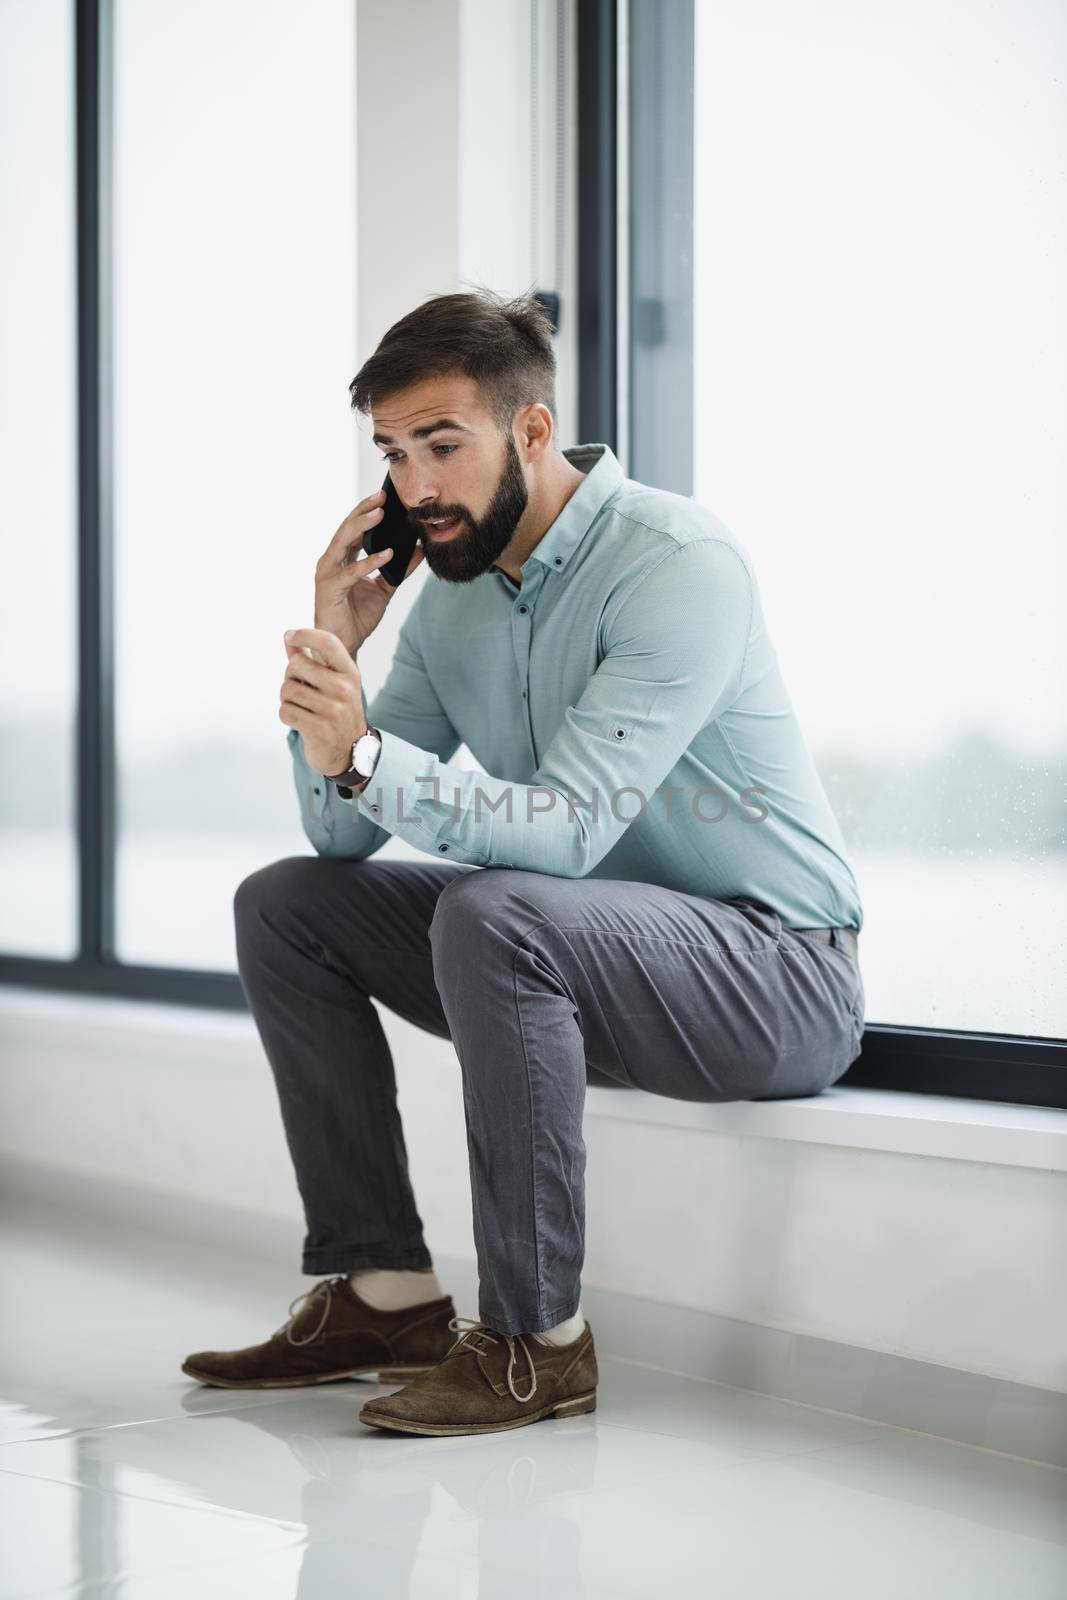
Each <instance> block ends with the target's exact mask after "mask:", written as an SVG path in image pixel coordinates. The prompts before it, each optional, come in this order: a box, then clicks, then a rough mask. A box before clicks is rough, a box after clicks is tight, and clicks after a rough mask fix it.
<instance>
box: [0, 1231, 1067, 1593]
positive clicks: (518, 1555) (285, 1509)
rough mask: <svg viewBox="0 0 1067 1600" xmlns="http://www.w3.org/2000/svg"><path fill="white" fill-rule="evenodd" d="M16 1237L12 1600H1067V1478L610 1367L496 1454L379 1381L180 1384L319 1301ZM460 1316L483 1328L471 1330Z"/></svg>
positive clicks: (236, 1266) (1, 1469)
mask: <svg viewBox="0 0 1067 1600" xmlns="http://www.w3.org/2000/svg"><path fill="white" fill-rule="evenodd" d="M7 1213H8V1214H7V1219H6V1222H5V1224H4V1255H3V1267H2V1274H0V1283H2V1285H3V1325H2V1341H0V1343H2V1351H3V1385H4V1386H3V1389H2V1394H3V1397H4V1401H5V1404H4V1406H3V1412H2V1417H0V1505H2V1512H0V1515H2V1520H3V1530H2V1547H3V1552H4V1554H3V1566H2V1576H0V1595H2V1596H4V1597H12V1600H13V1597H16V1596H18V1597H19V1600H24V1597H25V1600H29V1597H30V1596H33V1597H35V1600H51V1597H59V1596H64V1597H73V1596H89V1595H92V1596H105V1595H106V1596H108V1597H109V1600H172V1597H173V1600H179V1597H180V1600H213V1597H215V1596H219V1597H220V1600H221V1597H225V1600H241V1597H244V1596H255V1597H256V1600H282V1597H286V1600H288V1597H295V1596H299V1597H300V1600H327V1597H328V1600H355V1597H356V1596H360V1597H361V1600H362V1597H366V1600H393V1597H397V1596H411V1597H414V1600H438V1597H440V1600H444V1597H448V1600H490V1597H493V1600H498V1597H499V1600H535V1597H536V1600H577V1597H579V1596H581V1597H587V1600H607V1597H609V1596H611V1597H614V1596H633V1597H638V1596H639V1597H642V1600H644V1597H650V1600H651V1597H654V1600H660V1597H666V1596H671V1597H679V1600H688V1597H690V1596H703V1595H709V1596H710V1595H713V1594H714V1595H716V1596H721V1597H724V1600H725V1597H728V1600H743V1597H748V1596H760V1597H763V1596H768V1597H769V1596H774V1597H775V1600H778V1597H806V1596H812V1597H815V1596H818V1597H819V1600H834V1597H837V1596H840V1597H842V1600H846V1597H847V1600H855V1597H857V1596H860V1595H862V1596H863V1597H864V1600H879V1597H881V1596H886V1597H889V1596H892V1597H894V1600H897V1597H899V1596H901V1595H908V1596H913V1597H917V1600H924V1597H926V1596H931V1597H932V1596H936V1597H937V1600H953V1597H956V1596H959V1597H961V1600H962V1597H964V1596H966V1600H983V1597H986V1596H988V1597H993V1596H996V1597H997V1600H1003V1597H1004V1596H1009V1595H1010V1596H1011V1597H1012V1600H1062V1596H1063V1595H1064V1593H1065V1592H1067V1517H1065V1515H1064V1513H1065V1510H1067V1473H1064V1472H1061V1471H1057V1470H1056V1469H1054V1468H1050V1467H1044V1466H1039V1465H1035V1464H1032V1463H1029V1462H1024V1461H1019V1460H1017V1459H1014V1458H1011V1457H1007V1456H1001V1455H997V1454H994V1453H992V1452H990V1451H983V1450H977V1449H973V1448H971V1447H969V1446H965V1445H957V1444H952V1443H948V1442H946V1441H944V1440H939V1439H936V1438H933V1437H930V1436H928V1435H924V1434H917V1433H907V1432H904V1431H902V1430H898V1429H893V1428H885V1427H879V1426H876V1425H873V1424H865V1423H862V1422H857V1421H854V1420H851V1419H849V1418H846V1417H842V1416H838V1415H835V1414H832V1413H828V1412H823V1411H817V1410H814V1409H811V1408H809V1407H805V1406H799V1405H792V1404H788V1403H786V1402H781V1401H776V1400H769V1399H766V1398H762V1397H760V1396H758V1395H753V1394H750V1393H747V1392H744V1391H739V1390H734V1389H728V1388H724V1387H722V1386H720V1385H717V1384H712V1383H703V1382H699V1381H694V1380H690V1379H685V1378H678V1377H674V1376H670V1375H666V1374H663V1373H659V1372H656V1371H653V1370H651V1369H649V1368H645V1367H640V1366H635V1365H633V1364H628V1363H624V1362H621V1361H616V1360H611V1359H610V1358H606V1357H601V1384H600V1390H599V1400H598V1409H597V1411H596V1412H595V1413H594V1414H593V1415H592V1416H589V1417H583V1418H577V1419H574V1420H573V1421H569V1422H562V1423H561V1422H543V1423H537V1424H534V1425H533V1426H531V1427H528V1428H523V1429H520V1430H517V1431H516V1432H513V1433H505V1434H499V1435H496V1436H491V1437H487V1438H474V1439H471V1438H466V1439H464V1438H459V1439H440V1440H438V1439H417V1438H403V1437H400V1436H395V1435H390V1434H385V1433H381V1432H378V1431H375V1430H371V1429H367V1428H364V1427H363V1426H362V1425H361V1424H360V1423H359V1422H358V1421H357V1418H356V1412H357V1410H358V1407H359V1405H360V1404H361V1403H362V1401H363V1400H364V1399H365V1398H366V1397H367V1396H368V1395H370V1394H372V1393H376V1392H378V1391H377V1390H376V1388H375V1386H374V1385H372V1384H365V1383H357V1382H352V1383H344V1384H337V1385H332V1386H329V1387H326V1388H323V1389H319V1390H312V1391H308V1390H299V1389H296V1390H291V1391H289V1392H273V1393H269V1394H262V1393H258V1394H257V1393H256V1392H254V1391H251V1392H247V1393H245V1392H227V1391H224V1390H213V1389H206V1388H203V1387H201V1386H199V1385H197V1384H193V1383H190V1382H189V1381H188V1380H187V1379H186V1378H184V1377H183V1376H182V1374H181V1372H180V1371H179V1362H180V1360H181V1358H182V1356H183V1355H185V1354H186V1353H187V1352H188V1351H189V1350H192V1349H196V1348H204V1347H205V1346H209V1345H211V1346H215V1347H220V1346H237V1345H242V1344H246V1343H251V1342H253V1341H255V1340H258V1339H260V1338H263V1337H265V1336H266V1335H267V1334H268V1333H269V1332H271V1331H272V1330H273V1329H274V1328H275V1327H277V1326H279V1325H280V1323H281V1322H282V1321H284V1319H285V1315H286V1305H287V1302H288V1301H289V1299H290V1298H291V1297H292V1296H293V1295H295V1294H297V1293H299V1292H301V1291H302V1290H303V1289H305V1288H307V1287H308V1286H309V1285H310V1283H311V1282H313V1281H314V1280H312V1279H305V1278H303V1277H302V1276H301V1275H300V1274H299V1273H298V1272H296V1271H294V1272H293V1273H291V1274H286V1273H284V1272H282V1273H279V1271H278V1269H277V1268H275V1267H272V1266H268V1265H266V1264H264V1263H263V1262H262V1261H244V1262H242V1261H241V1260H233V1259H230V1258H228V1257H227V1256H226V1255H225V1254H224V1253H223V1252H222V1251H221V1250H220V1251H219V1253H217V1254H211V1253H208V1252H206V1251H205V1250H204V1249H203V1248H202V1247H201V1246H193V1245H192V1244H189V1245H181V1244H176V1243H175V1242H174V1240H173V1239H169V1238H167V1239H164V1238H158V1237H156V1236H154V1235H151V1234H149V1233H147V1232H146V1231H143V1230H139V1229H137V1228H136V1227H132V1226H131V1228H130V1229H129V1230H128V1231H126V1232H124V1233H122V1234H121V1235H120V1234H117V1233H116V1230H115V1229H114V1227H113V1226H110V1225H108V1224H106V1223H105V1222H103V1221H102V1220H99V1219H94V1218H93V1217H92V1216H82V1217H77V1216H73V1215H69V1214H66V1213H63V1212H60V1211H57V1210H44V1209H41V1208H40V1207H36V1208H33V1209H26V1208H25V1207H23V1206H20V1205H18V1204H15V1205H12V1206H9V1207H8V1208H7ZM457 1309H458V1310H459V1311H460V1312H462V1313H464V1314H469V1313H472V1312H473V1309H474V1308H473V1307H472V1306H468V1305H465V1304H460V1305H459V1306H458V1307H457Z"/></svg>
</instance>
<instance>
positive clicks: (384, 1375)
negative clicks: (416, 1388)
mask: <svg viewBox="0 0 1067 1600" xmlns="http://www.w3.org/2000/svg"><path fill="white" fill-rule="evenodd" d="M433 1367H434V1363H431V1364H430V1365H429V1366H426V1367H349V1368H348V1369H347V1371H345V1372H316V1373H309V1374H308V1376H307V1377H304V1378H216V1377H213V1376H212V1374H211V1373H210V1372H198V1371H197V1369H196V1368H195V1367H190V1366H187V1365H186V1364H185V1362H184V1361H183V1362H182V1371H183V1372H184V1373H185V1375H186V1377H189V1378H195V1379H196V1381H197V1382H198V1383H206V1384H208V1385H209V1386H210V1387H211V1388H212V1389H307V1388H310V1387H311V1386H312V1385H313V1384H317V1383H339V1382H340V1381H341V1379H342V1378H365V1377H367V1376H369V1374H370V1373H375V1374H376V1375H377V1378H378V1382H379V1383H407V1381H408V1379H409V1378H419V1377H421V1376H422V1374H423V1373H424V1372H432V1371H433Z"/></svg>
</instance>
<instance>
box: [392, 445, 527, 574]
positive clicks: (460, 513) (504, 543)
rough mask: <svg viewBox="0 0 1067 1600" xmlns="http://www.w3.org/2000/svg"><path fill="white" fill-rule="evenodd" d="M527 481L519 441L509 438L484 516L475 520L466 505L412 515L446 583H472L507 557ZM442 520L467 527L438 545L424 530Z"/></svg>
mask: <svg viewBox="0 0 1067 1600" xmlns="http://www.w3.org/2000/svg"><path fill="white" fill-rule="evenodd" d="M529 498H530V496H529V494H528V492H527V489H526V479H525V478H524V477H523V473H522V463H521V462H520V460H519V452H518V451H517V450H516V448H515V441H514V439H513V438H512V436H511V434H510V432H509V433H508V435H507V455H506V457H505V460H504V470H503V472H502V473H501V474H500V481H499V483H498V484H497V486H496V489H495V490H494V492H493V498H492V500H491V501H490V502H489V509H488V510H487V511H486V513H485V515H484V516H482V517H472V516H471V514H470V511H469V510H468V509H467V507H466V506H460V505H450V506H431V507H429V508H428V509H423V508H421V507H420V510H419V515H418V517H414V516H409V520H410V521H412V522H414V524H415V526H416V528H418V530H419V543H420V544H421V545H422V551H423V556H424V557H425V560H426V565H427V566H428V567H429V569H430V571H431V572H432V573H434V574H435V576H436V577H438V578H444V580H445V582H446V583H471V582H473V580H474V579H475V578H480V577H481V575H482V573H483V572H488V571H489V568H490V567H491V566H492V565H493V563H494V561H497V560H498V559H499V558H500V556H502V555H503V553H504V551H505V550H506V549H507V547H508V545H509V544H510V543H511V541H512V539H513V538H514V536H515V529H516V528H517V527H518V525H519V521H520V518H521V517H522V514H523V512H524V511H525V510H526V507H527V504H528V502H529ZM439 517H462V518H463V527H462V529H461V530H460V531H459V533H457V534H455V535H454V536H453V538H451V539H447V540H445V542H444V543H443V544H438V543H436V542H435V541H434V540H433V539H431V538H430V537H429V535H428V534H427V533H426V531H425V529H424V528H423V522H424V521H426V522H429V521H431V520H436V519H437V518H439Z"/></svg>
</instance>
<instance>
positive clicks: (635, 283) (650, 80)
mask: <svg viewBox="0 0 1067 1600" xmlns="http://www.w3.org/2000/svg"><path fill="white" fill-rule="evenodd" d="M575 3H576V7H577V14H576V24H577V26H576V49H577V71H576V80H577V83H578V85H579V86H580V92H579V93H578V95H577V106H576V118H577V131H578V150H577V188H578V228H577V257H578V260H577V298H578V306H577V311H578V319H577V320H578V430H579V435H580V437H581V438H582V439H583V440H597V441H599V442H603V443H605V444H608V445H610V446H611V447H612V449H614V450H615V451H616V452H617V453H618V454H619V455H620V458H621V459H622V460H623V462H624V465H625V466H626V470H627V471H629V472H631V474H632V475H637V476H640V474H641V472H642V471H646V472H647V471H649V470H650V469H649V467H648V466H647V465H645V463H647V462H649V461H650V460H651V459H652V457H651V456H650V454H649V451H652V452H653V453H654V452H655V448H656V446H655V438H654V435H649V434H648V432H647V430H645V431H640V430H642V421H643V419H642V415H641V409H642V408H641V404H637V405H635V404H634V398H635V396H636V397H639V398H640V399H641V400H642V401H647V400H648V397H651V399H652V402H653V403H655V397H656V395H657V394H658V395H661V396H662V395H663V394H666V393H670V392H671V389H672V387H673V392H675V393H677V392H679V388H678V385H680V384H682V385H684V384H685V383H686V382H691V374H692V361H693V356H692V341H691V335H690V338H689V341H688V346H687V343H686V338H685V330H686V327H687V326H688V328H689V329H690V331H691V328H692V230H693V217H692V187H691V184H690V185H689V188H688V191H686V180H685V167H684V162H683V161H682V157H683V155H684V151H685V141H686V138H687V137H688V138H689V140H690V144H691V138H692V120H693V110H692V84H693V0H575ZM74 26H75V33H76V52H75V59H76V84H75V97H76V130H77V131H76V139H77V148H76V176H77V256H78V260H77V300H78V307H77V319H78V340H77V362H78V373H77V403H78V457H79V459H78V595H79V599H78V663H79V688H78V704H77V718H76V736H75V737H76V745H77V767H76V770H77V773H78V797H77V800H78V804H77V813H76V815H77V829H78V852H77V853H78V900H79V915H78V927H79V953H78V954H77V955H76V956H75V957H73V958H70V959H60V958H50V957H37V956H20V955H17V954H0V983H5V984H16V985H21V986H23V987H29V988H34V989H47V990H53V991H56V992H65V993H79V994H92V995H98V996H109V997H125V998H130V999H142V1000H155V1001H162V1002H166V1003H170V1004H181V1005H192V1006H202V1007H209V1008H213V1009H217V1010H225V1011H247V1009H248V1007H247V1002H246V999H245V995H244V991H243V989H242V987H241V981H240V978H239V977H238V975H237V974H236V973H227V972H213V971H201V970H196V969H191V968H171V967H156V966H149V965H139V964H133V963H129V962H123V961H120V960H118V959H117V957H116V955H115V937H114V933H115V859H116V749H115V700H114V644H115V632H114V581H113V578H114V563H113V535H114V518H113V502H112V483H113V472H112V459H113V410H112V363H113V333H112V326H113V325H112V311H111V308H112V260H111V216H112V126H111V114H110V108H111V103H112V95H111V86H112V59H113V11H112V4H111V0H75V6H74ZM652 40H655V41H656V42H657V44H658V46H659V48H658V50H657V53H656V57H655V62H654V68H655V70H653V71H652V72H651V73H650V72H648V71H647V70H645V63H646V62H647V60H648V45H649V42H650V41H652ZM635 47H636V48H635ZM638 50H640V51H641V54H640V56H638V54H637V51H638ZM686 60H687V61H688V71H689V84H690V94H689V96H686V95H685V94H684V93H682V92H681V89H682V85H681V74H680V67H681V66H682V65H684V63H685V62H686ZM660 76H662V77H663V78H664V79H666V78H667V77H669V79H670V82H671V86H672V91H673V92H672V94H671V95H669V96H657V95H656V85H657V82H658V81H659V77H660ZM620 109H622V110H624V112H625V116H626V125H625V126H624V127H620V123H619V112H620ZM687 128H688V130H689V131H688V134H687ZM635 149H636V150H637V153H638V157H639V159H638V160H637V161H636V162H635V161H634V160H633V152H634V150H635ZM691 170H692V167H691V160H690V166H689V171H690V172H691ZM667 182H671V184H672V189H671V196H670V204H669V205H666V206H664V205H663V204H662V203H661V201H659V202H658V205H659V209H658V213H657V214H658V215H659V217H660V219H661V223H662V226H663V227H664V228H669V230H670V234H669V239H670V252H671V260H672V261H673V260H674V259H675V257H677V263H678V271H677V274H676V275H674V277H673V281H672V282H671V283H670V284H669V285H668V289H669V291H670V295H671V301H670V304H669V305H668V306H666V307H661V308H660V309H659V311H658V312H657V310H656V308H655V306H651V305H650V304H649V301H650V299H651V297H650V296H649V295H648V294H646V293H645V292H644V291H645V289H646V288H647V287H648V280H649V269H648V267H647V264H646V263H645V262H644V261H643V260H642V256H641V251H640V248H639V245H640V242H641V241H640V240H638V241H637V244H638V248H635V232H634V222H633V218H634V216H635V214H636V213H637V212H638V210H639V207H638V206H634V205H631V203H630V200H631V194H633V193H634V186H635V185H644V186H645V188H646V189H648V188H649V187H650V186H651V187H652V188H653V189H655V186H656V185H657V183H658V184H659V188H658V190H656V191H655V192H656V193H657V195H658V196H660V197H661V196H662V194H663V193H664V192H665V185H666V183H667ZM624 183H625V184H626V185H627V191H628V192H627V193H625V194H622V193H621V191H620V185H621V184H624ZM686 192H688V196H689V208H688V213H687V212H686V209H685V206H684V205H681V204H679V198H680V196H683V195H684V194H685V193H686ZM620 219H622V220H623V226H624V228H625V233H624V234H623V235H622V236H621V243H620ZM687 230H688V237H687ZM687 271H688V274H689V278H688V294H689V307H688V322H687V318H686V305H685V295H686V272H687ZM620 288H621V289H622V291H623V297H624V299H625V303H624V304H621V303H620ZM635 302H639V304H637V305H636V306H635ZM634 328H636V329H637V331H638V335H639V337H638V340H637V342H636V343H635V341H634V339H633V338H632V337H631V331H632V330H633V329H634ZM664 330H666V337H665V338H658V339H657V338H656V337H653V336H654V335H655V334H657V332H658V333H662V332H663V331H664ZM620 352H621V354H620ZM687 374H688V376H687ZM683 392H684V390H683ZM620 418H624V419H625V431H626V435H627V437H626V438H625V440H624V441H623V442H622V444H620V438H619V434H620V427H619V423H620ZM682 431H683V433H684V431H685V430H682ZM650 439H651V443H650ZM631 463H632V464H633V465H630V464H631ZM667 470H668V473H669V475H670V478H671V483H670V487H672V488H674V489H675V490H676V492H680V493H691V492H692V459H691V449H690V451H689V459H688V462H687V461H686V457H685V453H684V447H683V451H682V453H681V454H678V453H677V452H675V454H674V455H672V457H671V459H670V462H669V465H668V468H667ZM643 481H650V480H647V479H646V480H643ZM838 1081H839V1083H840V1084H841V1085H843V1086H848V1087H850V1088H872V1089H899V1090H905V1091H907V1092H910V1093H917V1094H935V1095H951V1096H955V1097H957V1098H961V1099H970V1100H994V1101H1001V1102H1004V1103H1007V1104H1013V1105H1034V1106H1047V1107H1055V1108H1067V1040H1063V1039H1051V1038H1035V1037H1029V1036H1022V1035H1008V1034H991V1033H976V1032H967V1031H963V1030H952V1029H935V1028H920V1027H903V1026H897V1025H889V1024H884V1023H873V1024H869V1025H868V1026H867V1028H866V1029H865V1032H864V1035H863V1043H862V1049H861V1054H860V1056H859V1058H858V1059H857V1060H856V1062H855V1063H854V1064H853V1065H852V1066H851V1067H850V1068H849V1069H848V1071H847V1072H846V1073H845V1075H844V1077H843V1078H841V1079H839V1080H838Z"/></svg>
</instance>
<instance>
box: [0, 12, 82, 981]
mask: <svg viewBox="0 0 1067 1600" xmlns="http://www.w3.org/2000/svg"><path fill="white" fill-rule="evenodd" d="M73 85H74V39H73V29H72V26H71V16H70V7H69V6H67V5H66V4H64V3H63V0H8V3H7V4H6V5H4V6H3V7H2V8H0V237H2V238H3V239H4V241H5V244H4V248H3V249H2V250H0V305H2V307H3V312H2V314H0V372H2V374H3V378H2V382H0V485H2V488H0V505H2V507H3V527H2V531H0V558H2V562H3V582H2V583H0V627H2V630H3V645H2V649H3V661H4V674H3V678H4V686H5V687H4V705H3V710H2V712H0V748H2V751H3V756H2V770H3V784H2V786H0V818H2V828H0V882H2V884H3V892H2V894H0V948H2V949H3V950H5V951H18V952H21V953H24V954H27V955H34V956H49V957H70V956H72V955H73V954H74V952H75V950H76V948H77V943H78V894H77V876H76V873H77V853H76V847H75V837H76V835H75V817H74V799H75V787H74V755H75V739H74V716H75V703H74V702H75V685H76V664H75V658H76V649H77V628H76V614H77V612H76V608H77V593H78V539H77V386H76V383H75V380H74V374H75V356H76V337H77V329H76V301H77V285H76V257H75V229H74V217H75V210H74V185H75V174H74V153H75V144H74V98H73Z"/></svg>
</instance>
